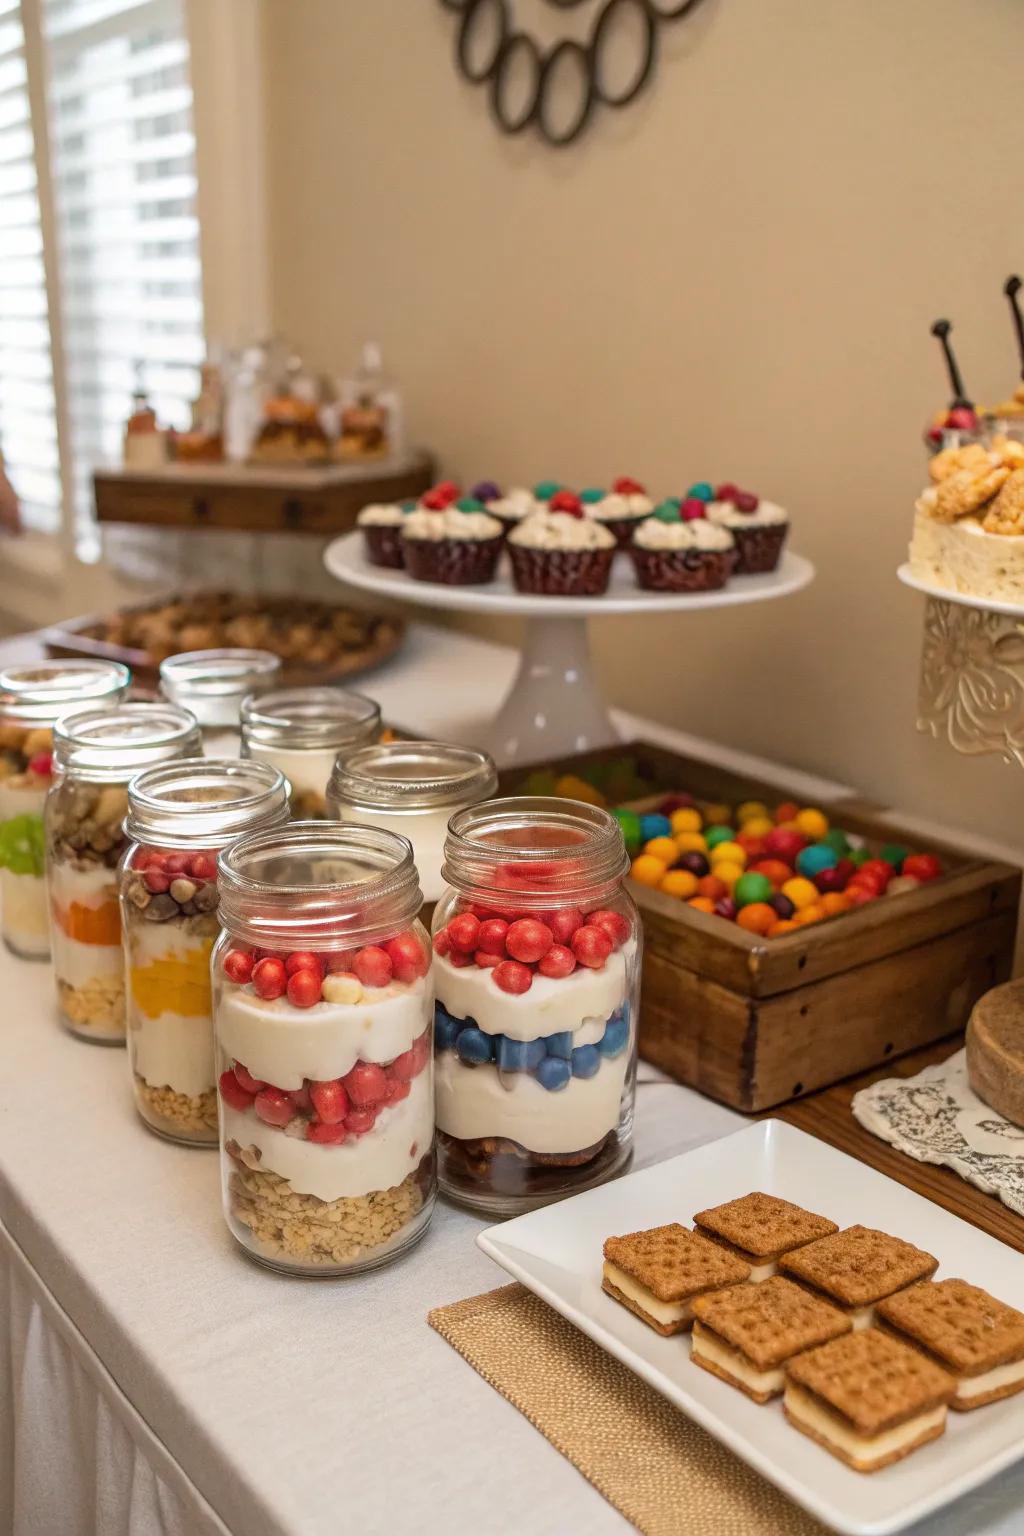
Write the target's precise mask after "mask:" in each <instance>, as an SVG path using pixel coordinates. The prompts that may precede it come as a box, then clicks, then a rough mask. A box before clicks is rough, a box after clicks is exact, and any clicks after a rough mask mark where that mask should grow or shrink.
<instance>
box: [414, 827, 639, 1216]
mask: <svg viewBox="0 0 1024 1536" xmlns="http://www.w3.org/2000/svg"><path fill="white" fill-rule="evenodd" d="M445 853H446V860H445V875H446V879H447V881H448V886H449V889H448V891H447V892H446V894H445V896H444V898H443V899H442V901H441V902H440V904H439V905H438V908H437V911H436V913H435V916H434V938H433V944H434V973H435V992H436V1004H435V1046H434V1048H435V1096H436V1113H437V1128H438V1156H439V1177H440V1182H441V1187H442V1189H443V1190H444V1191H445V1193H447V1194H448V1195H450V1196H451V1197H452V1198H453V1199H456V1200H458V1201H460V1202H461V1203H463V1204H467V1205H469V1206H471V1207H472V1208H474V1209H476V1210H480V1211H482V1212H485V1213H487V1214H491V1215H507V1214H512V1213H514V1212H517V1211H521V1210H525V1209H529V1208H530V1207H531V1206H534V1205H537V1204H540V1203H543V1202H544V1201H547V1200H552V1199H557V1198H560V1197H561V1196H562V1195H565V1194H569V1193H572V1192H574V1191H575V1190H578V1189H581V1188H587V1187H589V1186H590V1185H592V1184H596V1183H599V1182H601V1181H602V1180H604V1179H606V1178H609V1177H611V1176H612V1175H613V1174H614V1173H616V1172H618V1171H619V1170H620V1169H621V1168H622V1167H623V1166H624V1165H625V1163H626V1162H627V1161H628V1158H629V1156H630V1149H631V1140H632V1117H633V1094H634V1082H635V1065H636V1020H637V1002H638V988H639V974H640V971H639V965H640V946H641V930H640V924H639V919H638V916H637V913H636V909H635V907H634V906H633V903H632V901H631V900H630V899H629V897H628V896H627V895H626V894H625V892H624V890H623V888H622V880H623V877H624V875H625V873H626V872H627V870H628V864H629V861H628V857H627V855H626V851H625V846H624V844H623V841H622V834H621V831H620V830H619V827H618V824H617V823H616V821H615V820H614V818H613V817H611V816H610V815H609V814H608V813H607V812H606V811H603V810H600V809H598V808H597V807H596V806H590V805H584V804H583V803H582V802H574V801H565V800H548V799H542V798H537V799H534V798H525V797H524V798H522V799H510V800H504V801H490V802H488V803H486V804H484V805H480V806H476V807H474V808H473V809H471V810H469V811H465V812H462V813H460V814H459V815H458V816H455V817H453V818H452V821H451V824H450V830H449V836H448V841H447V844H446V850H445Z"/></svg>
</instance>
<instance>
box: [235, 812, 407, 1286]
mask: <svg viewBox="0 0 1024 1536" xmlns="http://www.w3.org/2000/svg"><path fill="white" fill-rule="evenodd" d="M220 890H221V908H220V914H221V922H222V924H223V926H224V933H223V936H222V938H221V940H220V942H219V944H218V946H217V949H216V951H215V953H214V960H213V977H214V1016H215V1021H216V1024H215V1028H216V1037H217V1070H218V1073H219V1087H220V1101H221V1102H220V1114H221V1138H222V1149H221V1174H222V1183H223V1192H224V1211H225V1216H226V1219H227V1223H228V1226H229V1227H230V1229H231V1232H232V1234H233V1235H234V1237H235V1239H236V1240H237V1241H238V1242H239V1243H240V1244H241V1246H242V1247H243V1248H244V1249H245V1251H246V1252H247V1253H249V1254H250V1255H251V1256H252V1257H253V1258H255V1259H258V1260H259V1261H260V1262H261V1263H264V1264H267V1265H269V1266H270V1267H271V1268H272V1269H278V1270H282V1271H284V1272H286V1273H288V1274H298V1275H343V1274H352V1273H354V1272H356V1271H359V1270H363V1269H372V1268H375V1267H376V1266H377V1265H379V1264H385V1263H387V1262H389V1261H390V1260H391V1259H394V1258H397V1257H398V1255H399V1254H401V1253H404V1252H405V1250H406V1249H407V1248H409V1247H411V1246H412V1244H413V1243H415V1242H416V1241H417V1239H418V1238H420V1237H422V1235H423V1233H424V1231H425V1229H426V1226H427V1223H428V1222H429V1220H430V1213H431V1210H432V1208H433V1203H434V1194H435V1168H434V1094H433V1082H432V1072H431V1066H432V1053H431V1025H432V1015H433V982H432V968H431V952H430V944H429V941H428V939H427V935H426V932H425V930H424V929H423V928H422V926H421V925H420V923H419V922H418V921H417V916H416V914H417V913H418V912H419V909H420V905H421V902H422V897H421V894H420V889H419V884H418V881H417V876H416V868H415V865H414V864H413V859H412V850H411V848H410V847H409V844H408V842H406V840H405V839H404V838H401V837H396V836H395V835H394V834H393V833H391V832H386V831H382V830H380V829H379V828H377V827H340V826H336V825H334V824H333V823H330V822H296V823H293V824H292V825H291V826H289V827H286V828H284V829H283V830H281V831H274V832H265V833H261V834H258V835H256V836H253V837H245V838H242V839H241V840H240V841H239V842H237V843H234V844H233V845H232V846H231V847H230V848H229V849H227V851H226V852H225V853H223V854H222V855H221V859H220ZM261 957H262V958H261Z"/></svg>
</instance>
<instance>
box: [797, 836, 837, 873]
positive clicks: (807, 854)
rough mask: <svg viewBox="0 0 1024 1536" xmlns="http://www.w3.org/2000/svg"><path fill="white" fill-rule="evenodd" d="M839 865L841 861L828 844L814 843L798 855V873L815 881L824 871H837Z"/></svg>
mask: <svg viewBox="0 0 1024 1536" xmlns="http://www.w3.org/2000/svg"><path fill="white" fill-rule="evenodd" d="M838 863H839V860H838V859H837V858H836V856H835V854H834V853H833V852H832V849H831V848H829V847H828V845H827V844H826V843H812V844H811V846H810V847H809V848H801V850H800V852H799V853H798V854H797V856H796V872H797V874H798V875H803V876H804V877H805V878H806V879H808V880H813V879H814V876H815V875H820V874H821V872H822V870H823V869H835V867H836V865H837V864H838Z"/></svg>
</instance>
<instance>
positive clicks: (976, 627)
mask: <svg viewBox="0 0 1024 1536" xmlns="http://www.w3.org/2000/svg"><path fill="white" fill-rule="evenodd" d="M896 575H897V576H898V578H899V580H900V581H901V582H902V583H903V585H904V586H906V587H911V588H912V589H913V590H914V591H915V592H921V593H923V595H924V596H925V597H926V598H927V599H928V602H927V605H926V607H925V617H924V641H923V644H922V649H921V679H920V684H919V688H918V705H917V707H918V715H917V728H918V730H919V731H922V732H923V733H924V734H926V735H928V736H934V737H935V738H936V740H939V741H947V742H948V743H949V745H950V746H951V747H952V748H953V749H954V751H956V752H960V753H962V754H964V755H965V756H968V757H981V756H984V755H986V754H988V753H996V754H997V755H998V756H1000V757H1002V758H1004V759H1005V760H1006V761H1007V762H1016V763H1019V764H1020V766H1021V767H1022V768H1024V605H1021V604H1017V603H1001V602H995V601H989V600H987V599H985V598H979V597H971V596H970V595H968V594H967V593H964V592H953V591H949V590H947V588H945V587H939V586H936V585H934V584H933V583H930V582H926V581H922V580H921V579H920V578H919V577H917V576H914V575H912V574H911V570H910V566H909V565H907V564H904V565H901V566H900V567H899V569H898V571H897V572H896Z"/></svg>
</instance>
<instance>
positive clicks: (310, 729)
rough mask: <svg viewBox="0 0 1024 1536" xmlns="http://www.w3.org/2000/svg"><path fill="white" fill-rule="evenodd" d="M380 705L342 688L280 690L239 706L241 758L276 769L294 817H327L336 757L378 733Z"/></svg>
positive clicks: (303, 818) (259, 695)
mask: <svg viewBox="0 0 1024 1536" xmlns="http://www.w3.org/2000/svg"><path fill="white" fill-rule="evenodd" d="M380 729H381V726H380V705H379V704H376V703H375V702H374V700H373V699H368V698H365V697H364V695H363V694H361V693H349V692H348V690H347V689H344V688H282V689H280V690H278V691H276V692H274V693H263V694H256V695H253V696H252V697H250V698H248V699H246V700H245V702H244V703H243V705H242V756H243V757H256V758H259V759H260V760H261V761H262V762H265V763H273V765H274V767H275V768H280V770H281V772H282V773H283V774H284V776H285V778H286V779H287V780H288V782H289V784H290V785H291V788H292V815H293V816H294V817H295V818H296V820H297V821H320V820H323V819H324V818H325V817H326V816H327V802H326V798H325V797H326V794H327V784H328V781H329V779H330V777H331V773H332V771H333V768H334V764H335V761H336V760H337V759H338V758H339V757H343V758H344V757H347V756H348V755H349V754H350V753H351V752H354V751H356V750H357V749H358V748H359V747H364V746H366V745H367V744H368V743H369V742H372V741H376V740H377V738H378V736H379V735H380Z"/></svg>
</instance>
